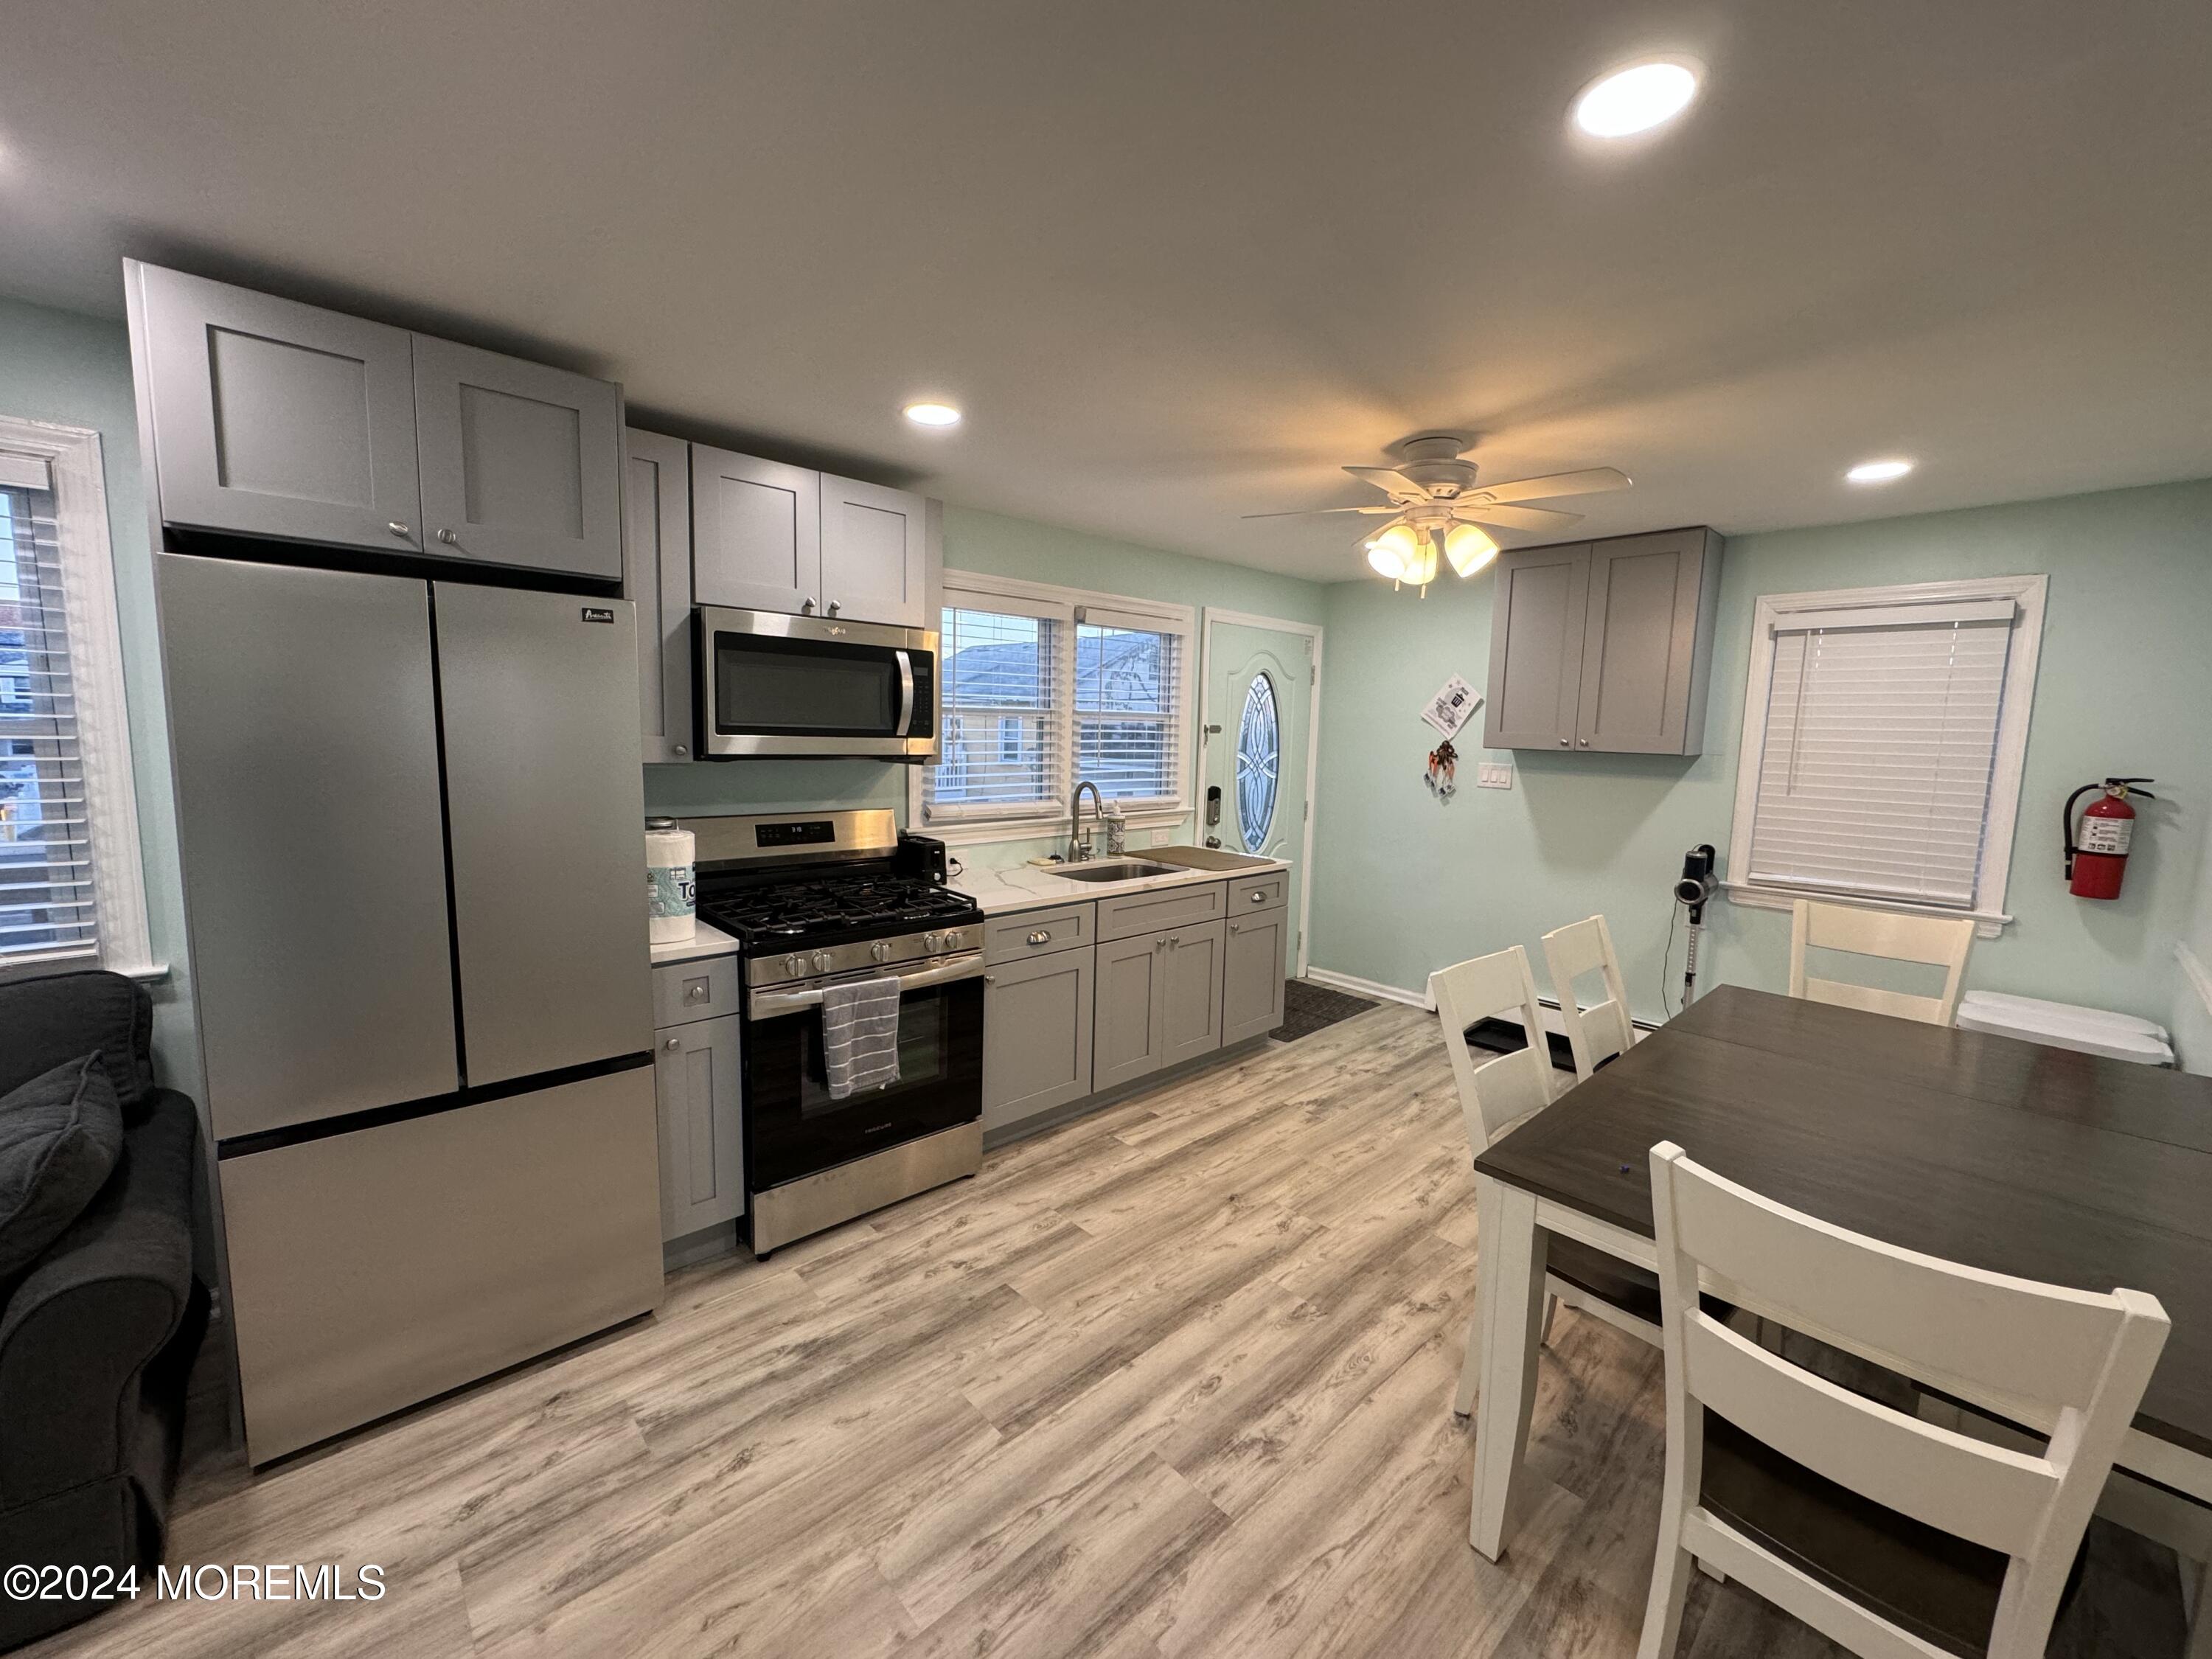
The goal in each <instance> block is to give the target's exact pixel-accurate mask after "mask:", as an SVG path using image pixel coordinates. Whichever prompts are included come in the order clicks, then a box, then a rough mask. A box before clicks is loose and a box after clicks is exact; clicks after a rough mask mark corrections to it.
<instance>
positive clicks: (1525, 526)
mask: <svg viewBox="0 0 2212 1659" xmlns="http://www.w3.org/2000/svg"><path fill="white" fill-rule="evenodd" d="M1452 513H1453V515H1454V516H1455V517H1457V518H1462V519H1471V520H1474V522H1475V523H1477V524H1502V525H1504V526H1505V527H1506V528H1507V529H1508V530H1565V528H1566V527H1567V526H1569V525H1571V524H1580V523H1581V522H1582V521H1583V515H1582V514H1581V513H1554V512H1553V510H1552V509H1551V508H1550V507H1506V506H1503V505H1501V504H1499V503H1498V502H1495V501H1466V500H1462V501H1454V502H1453V503H1452Z"/></svg>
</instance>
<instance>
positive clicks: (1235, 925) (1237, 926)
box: [1229, 921, 1244, 935]
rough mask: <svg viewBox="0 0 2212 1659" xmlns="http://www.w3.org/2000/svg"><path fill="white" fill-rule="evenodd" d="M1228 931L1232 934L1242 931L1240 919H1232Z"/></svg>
mask: <svg viewBox="0 0 2212 1659" xmlns="http://www.w3.org/2000/svg"><path fill="white" fill-rule="evenodd" d="M1229 931H1230V933H1231V934H1232V935H1233V934H1237V933H1243V931H1244V924H1243V922H1241V921H1232V922H1231V923H1230V924H1229Z"/></svg>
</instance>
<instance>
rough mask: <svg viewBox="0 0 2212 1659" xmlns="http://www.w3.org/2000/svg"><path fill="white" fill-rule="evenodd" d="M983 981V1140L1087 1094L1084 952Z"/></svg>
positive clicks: (998, 970) (1029, 962) (1034, 961)
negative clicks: (1005, 1128) (1012, 1125)
mask: <svg viewBox="0 0 2212 1659" xmlns="http://www.w3.org/2000/svg"><path fill="white" fill-rule="evenodd" d="M1037 931H1046V930H1043V929H1039V930H1037ZM987 981H988V982H987V984H986V986H985V987H984V992H983V1133H985V1134H989V1133H992V1132H993V1131H994V1130H996V1129H1000V1128H1004V1127H1006V1126H1008V1125H1010V1124H1013V1123H1018V1122H1020V1121H1022V1120H1023V1119H1024V1118H1027V1117H1034V1116H1036V1114H1038V1113H1039V1112H1042V1111H1048V1110H1050V1109H1052V1108H1053V1107H1054V1106H1062V1105H1066V1103H1068V1102H1069V1101H1072V1100H1080V1099H1082V1098H1083V1097H1084V1096H1085V1095H1087V1094H1089V1093H1090V1092H1091V1012H1092V987H1093V982H1094V961H1093V956H1092V952H1091V947H1090V946H1089V945H1079V946H1078V947H1076V948H1075V949H1073V950H1061V951H1051V952H1050V953H1049V954H1048V955H1044V956H1038V957H1024V958H1022V959H1019V960H1016V961H1011V962H1005V963H1000V964H999V965H997V966H996V967H994V968H993V969H991V971H990V973H989V975H987Z"/></svg>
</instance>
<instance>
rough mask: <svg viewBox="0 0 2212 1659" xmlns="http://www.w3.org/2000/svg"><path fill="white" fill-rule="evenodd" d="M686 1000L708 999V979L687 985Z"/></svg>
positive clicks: (685, 989)
mask: <svg viewBox="0 0 2212 1659" xmlns="http://www.w3.org/2000/svg"><path fill="white" fill-rule="evenodd" d="M705 1000H707V981H704V980H701V981H698V982H697V983H696V984H694V985H687V986H685V987H684V1001H686V1002H704V1001H705Z"/></svg>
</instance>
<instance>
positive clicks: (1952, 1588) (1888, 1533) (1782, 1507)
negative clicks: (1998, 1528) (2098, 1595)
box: [1702, 1411, 2080, 1659]
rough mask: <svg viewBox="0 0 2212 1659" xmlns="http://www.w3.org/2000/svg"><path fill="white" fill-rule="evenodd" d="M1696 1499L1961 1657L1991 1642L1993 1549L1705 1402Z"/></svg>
mask: <svg viewBox="0 0 2212 1659" xmlns="http://www.w3.org/2000/svg"><path fill="white" fill-rule="evenodd" d="M1702 1501H1703V1502H1704V1504H1705V1508H1706V1509H1708V1510H1711V1511H1712V1513H1713V1514H1714V1515H1715V1516H1718V1517H1719V1518H1720V1519H1722V1520H1723V1521H1726V1522H1728V1523H1729V1525H1730V1526H1733V1527H1734V1528H1735V1529H1736V1530H1737V1531H1738V1532H1741V1533H1742V1534H1745V1535H1746V1536H1747V1537H1749V1538H1752V1539H1753V1540H1754V1541H1757V1542H1759V1543H1760V1544H1762V1545H1764V1546H1765V1547H1766V1548H1768V1549H1770V1550H1771V1551H1773V1552H1774V1553H1776V1554H1777V1555H1779V1556H1781V1557H1782V1558H1783V1559H1784V1560H1787V1561H1789V1562H1790V1563H1791V1564H1792V1565H1795V1566H1797V1567H1800V1568H1802V1570H1803V1571H1806V1572H1808V1573H1809V1574H1811V1575H1812V1576H1813V1577H1815V1578H1817V1579H1819V1580H1820V1581H1821V1582H1822V1583H1825V1584H1827V1585H1828V1586H1829V1587H1830V1588H1831V1589H1837V1590H1840V1591H1842V1592H1843V1593H1844V1595H1848V1596H1850V1598H1851V1599H1852V1600H1853V1601H1857V1602H1859V1603H1860V1604H1861V1605H1862V1606H1863V1607H1867V1608H1869V1609H1870V1610H1871V1611H1873V1612H1875V1613H1880V1614H1881V1616H1882V1617H1883V1618H1885V1619H1887V1620H1890V1621H1891V1622H1892V1623H1893V1624H1896V1625H1898V1626H1901V1627H1903V1628H1904V1629H1905V1630H1908V1631H1911V1632H1912V1633H1913V1634H1914V1635H1916V1636H1917V1637H1919V1638H1921V1639H1922V1640H1923V1641H1926V1642H1931V1643H1933V1644H1936V1646H1937V1647H1940V1648H1942V1649H1943V1650H1945V1651H1946V1652H1949V1653H1955V1654H1959V1655H1961V1656H1965V1659H1980V1656H1981V1655H1983V1654H1984V1653H1986V1652H1987V1651H1988V1650H1989V1637H1990V1621H1991V1620H1994V1619H1995V1618H1996V1611H1997V1598H1998V1596H1999V1595H2000V1594H2001V1593H2002V1590H2003V1589H2004V1576H2005V1568H2006V1565H2007V1561H2006V1558H2005V1557H2004V1556H2002V1555H2001V1554H1999V1553H1997V1552H1996V1551H1995V1550H1991V1549H1984V1547H1982V1546H1980V1545H1979V1544H1975V1543H1971V1542H1969V1541H1966V1539H1963V1538H1957V1537H1954V1536H1953V1535H1952V1534H1949V1533H1947V1532H1942V1531H1939V1530H1937V1529H1936V1528H1934V1527H1930V1526H1929V1525H1927V1524H1925V1523H1924V1522H1919V1521H1916V1520H1914V1519H1913V1518H1912V1517H1911V1516H1909V1515H1901V1514H1899V1512H1898V1511H1897V1510H1893V1509H1889V1508H1887V1507H1886V1506H1885V1505H1883V1504H1877V1503H1875V1501H1874V1500H1873V1499H1871V1498H1863V1497H1861V1496H1860V1495H1859V1494H1858V1493H1857V1492H1853V1491H1851V1490H1850V1488H1849V1487H1847V1486H1838V1485H1837V1484H1836V1483H1835V1482H1834V1481H1832V1480H1828V1479H1826V1477H1825V1476H1822V1475H1820V1474H1814V1472H1813V1471H1812V1470H1811V1469H1808V1468H1806V1467H1805V1466H1804V1465H1803V1464H1802V1463H1799V1462H1796V1461H1795V1460H1794V1459H1792V1458H1790V1457H1787V1456H1784V1455H1783V1454H1782V1453H1780V1452H1778V1451H1777V1450H1775V1449H1773V1448H1772V1447H1771V1446H1769V1445H1767V1444H1765V1443H1764V1442H1762V1441H1759V1440H1754V1439H1753V1438H1752V1437H1750V1436H1749V1435H1747V1434H1746V1433H1745V1432H1744V1431H1742V1430H1741V1429H1739V1428H1737V1427H1736V1426H1735V1424H1733V1423H1731V1422H1729V1420H1728V1419H1726V1418H1723V1417H1721V1416H1719V1415H1718V1414H1717V1413H1713V1412H1711V1411H1708V1412H1707V1413H1705V1489H1704V1492H1703V1500H1702ZM2079 1571H2080V1564H2079V1562H2078V1560H2077V1562H2076V1564H2075V1572H2076V1573H2077V1574H2078V1573H2079Z"/></svg>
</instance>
